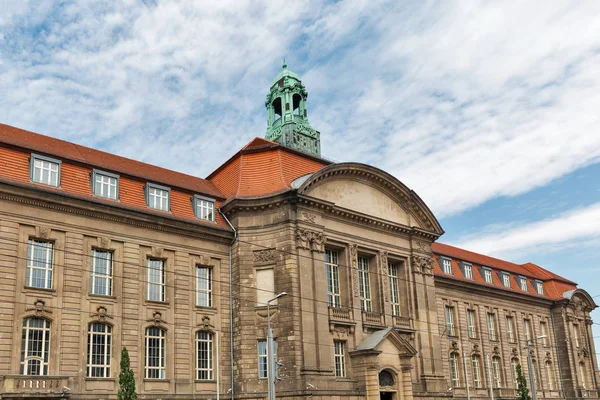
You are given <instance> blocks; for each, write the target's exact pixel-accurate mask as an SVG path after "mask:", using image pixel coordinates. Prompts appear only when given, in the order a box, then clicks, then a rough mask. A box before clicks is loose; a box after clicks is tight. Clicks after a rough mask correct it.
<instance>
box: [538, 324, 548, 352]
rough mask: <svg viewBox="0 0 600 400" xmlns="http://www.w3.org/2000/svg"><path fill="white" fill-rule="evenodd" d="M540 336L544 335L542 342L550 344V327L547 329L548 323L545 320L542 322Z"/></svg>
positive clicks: (546, 344)
mask: <svg viewBox="0 0 600 400" xmlns="http://www.w3.org/2000/svg"><path fill="white" fill-rule="evenodd" d="M540 336H543V337H542V344H543V345H544V346H548V329H546V323H545V322H544V321H541V322H540Z"/></svg>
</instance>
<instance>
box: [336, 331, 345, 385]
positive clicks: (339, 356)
mask: <svg viewBox="0 0 600 400" xmlns="http://www.w3.org/2000/svg"><path fill="white" fill-rule="evenodd" d="M345 347H346V342H344V341H342V340H334V341H333V348H334V364H335V376H336V377H338V378H343V377H345V376H346V350H345Z"/></svg>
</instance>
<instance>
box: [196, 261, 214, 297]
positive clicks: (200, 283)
mask: <svg viewBox="0 0 600 400" xmlns="http://www.w3.org/2000/svg"><path fill="white" fill-rule="evenodd" d="M196 305H197V306H200V307H212V306H213V305H212V268H209V267H202V266H200V265H198V266H196Z"/></svg>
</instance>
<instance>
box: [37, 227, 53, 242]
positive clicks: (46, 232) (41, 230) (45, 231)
mask: <svg viewBox="0 0 600 400" xmlns="http://www.w3.org/2000/svg"><path fill="white" fill-rule="evenodd" d="M50 231H51V229H50V228H49V227H47V226H39V227H38V237H39V238H40V239H48V238H49V237H50Z"/></svg>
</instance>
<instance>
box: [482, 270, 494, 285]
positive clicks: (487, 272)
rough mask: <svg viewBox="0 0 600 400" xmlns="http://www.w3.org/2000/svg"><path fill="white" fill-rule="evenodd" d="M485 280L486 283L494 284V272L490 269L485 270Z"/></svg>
mask: <svg viewBox="0 0 600 400" xmlns="http://www.w3.org/2000/svg"><path fill="white" fill-rule="evenodd" d="M483 279H485V282H486V283H494V280H493V278H492V270H491V269H489V268H484V269H483Z"/></svg>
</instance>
